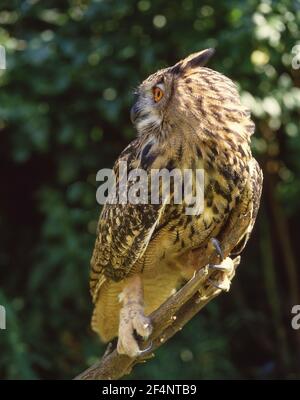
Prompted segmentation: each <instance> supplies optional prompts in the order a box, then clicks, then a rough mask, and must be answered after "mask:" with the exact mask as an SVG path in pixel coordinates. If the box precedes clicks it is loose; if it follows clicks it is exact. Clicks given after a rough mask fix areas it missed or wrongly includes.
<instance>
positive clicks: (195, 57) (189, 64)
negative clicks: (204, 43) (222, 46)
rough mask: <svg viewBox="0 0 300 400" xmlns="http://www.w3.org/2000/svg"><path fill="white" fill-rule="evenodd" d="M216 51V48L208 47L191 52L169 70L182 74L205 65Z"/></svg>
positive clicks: (175, 73)
mask: <svg viewBox="0 0 300 400" xmlns="http://www.w3.org/2000/svg"><path fill="white" fill-rule="evenodd" d="M214 53H215V49H206V50H202V51H199V52H198V53H193V54H190V55H189V56H188V57H186V58H184V59H183V60H181V61H179V62H178V63H177V64H175V65H174V66H173V67H170V68H169V72H171V73H172V74H174V75H181V74H182V73H184V72H186V71H187V70H189V69H192V68H197V67H203V66H204V65H205V64H206V63H207V62H208V60H209V59H210V57H211V56H212V55H213V54H214Z"/></svg>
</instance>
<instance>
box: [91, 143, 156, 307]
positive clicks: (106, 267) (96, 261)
mask: <svg viewBox="0 0 300 400" xmlns="http://www.w3.org/2000/svg"><path fill="white" fill-rule="evenodd" d="M136 154H137V141H133V142H132V143H131V144H130V145H129V146H128V147H127V148H126V149H125V150H124V151H123V153H122V154H121V155H120V157H119V159H118V161H117V162H116V164H115V167H114V172H115V175H116V177H118V175H119V165H120V163H119V162H120V161H124V162H126V164H127V168H128V169H127V173H129V172H130V170H131V169H132V168H134V167H136V166H137V163H138V162H139V161H138V158H137V156H136ZM117 184H118V180H117ZM132 184H133V182H128V187H127V190H130V187H132ZM163 210H164V206H163V205H161V204H157V205H152V204H130V202H128V203H127V204H108V203H106V204H105V205H104V206H103V209H102V213H101V215H100V219H99V223H98V232H97V238H96V243H95V247H94V251H93V255H92V259H91V274H90V289H91V294H92V297H93V300H94V302H95V301H96V300H97V296H98V293H99V289H100V287H101V286H102V285H103V283H104V282H105V281H106V280H107V279H112V280H114V281H120V280H122V279H124V278H125V277H126V276H127V275H128V274H129V273H130V272H132V267H133V266H134V265H135V264H136V262H137V261H138V260H139V259H140V258H141V257H142V256H143V254H144V252H145V250H146V248H147V246H148V243H149V241H150V239H151V237H152V235H153V232H154V230H155V228H156V226H157V224H158V223H159V222H160V220H161V215H162V213H163Z"/></svg>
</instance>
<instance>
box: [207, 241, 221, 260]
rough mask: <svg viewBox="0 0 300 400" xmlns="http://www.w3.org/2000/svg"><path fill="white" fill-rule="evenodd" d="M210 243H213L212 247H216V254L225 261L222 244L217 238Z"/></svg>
mask: <svg viewBox="0 0 300 400" xmlns="http://www.w3.org/2000/svg"><path fill="white" fill-rule="evenodd" d="M210 241H211V243H212V245H213V246H214V248H215V250H216V253H217V255H218V256H219V258H220V260H221V261H223V260H224V254H223V251H222V247H221V243H220V242H219V240H218V239H216V238H212V239H211V240H210Z"/></svg>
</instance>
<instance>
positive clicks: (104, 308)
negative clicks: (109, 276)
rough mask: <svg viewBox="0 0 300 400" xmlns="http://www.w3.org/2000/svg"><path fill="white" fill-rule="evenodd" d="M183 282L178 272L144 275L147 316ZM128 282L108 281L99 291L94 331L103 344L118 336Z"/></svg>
mask: <svg viewBox="0 0 300 400" xmlns="http://www.w3.org/2000/svg"><path fill="white" fill-rule="evenodd" d="M180 281H181V275H180V274H179V273H178V271H176V272H175V271H170V270H165V271H164V270H161V271H160V273H159V274H157V275H156V276H155V277H154V276H147V274H145V275H143V286H144V303H145V315H150V314H151V313H152V312H153V311H154V310H156V309H157V308H158V307H159V306H160V305H161V304H162V303H164V302H165V301H166V300H167V299H168V298H169V297H170V296H171V295H172V294H173V293H174V292H175V291H176V289H177V287H178V285H179V283H180ZM125 282H126V281H121V282H113V281H106V282H105V283H104V284H103V285H102V286H101V289H100V290H99V294H98V298H97V301H96V302H95V308H94V312H93V316H92V324H91V325H92V329H93V331H94V332H96V333H97V334H98V335H99V336H100V338H101V340H102V341H103V342H109V341H111V340H112V339H113V338H115V337H116V336H118V328H119V316H120V310H121V307H122V303H121V302H120V300H119V298H120V297H119V296H120V294H121V293H122V291H123V289H124V285H125Z"/></svg>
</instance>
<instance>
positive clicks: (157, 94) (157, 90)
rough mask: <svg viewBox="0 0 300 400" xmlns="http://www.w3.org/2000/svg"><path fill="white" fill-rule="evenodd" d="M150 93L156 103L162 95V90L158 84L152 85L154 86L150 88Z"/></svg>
mask: <svg viewBox="0 0 300 400" xmlns="http://www.w3.org/2000/svg"><path fill="white" fill-rule="evenodd" d="M152 93H153V99H154V101H155V103H158V102H159V101H160V100H161V99H162V98H163V96H164V92H163V91H162V90H161V88H160V87H158V86H154V88H152Z"/></svg>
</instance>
